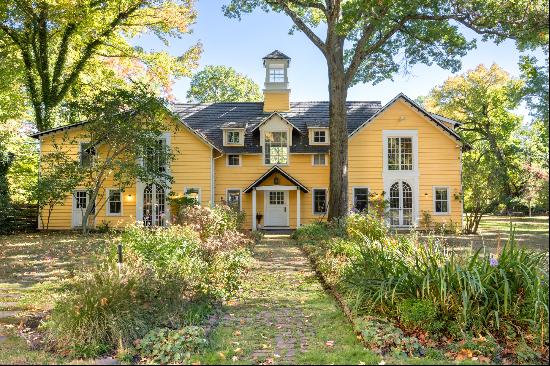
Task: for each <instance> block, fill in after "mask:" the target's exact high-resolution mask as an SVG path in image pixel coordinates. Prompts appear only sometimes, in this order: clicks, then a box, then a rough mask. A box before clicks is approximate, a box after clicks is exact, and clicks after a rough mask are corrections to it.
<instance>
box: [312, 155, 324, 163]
mask: <svg viewBox="0 0 550 366" xmlns="http://www.w3.org/2000/svg"><path fill="white" fill-rule="evenodd" d="M313 165H327V155H326V154H314V155H313Z"/></svg>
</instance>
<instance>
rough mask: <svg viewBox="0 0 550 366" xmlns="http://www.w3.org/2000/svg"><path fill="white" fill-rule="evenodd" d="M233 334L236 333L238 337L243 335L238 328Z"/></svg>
mask: <svg viewBox="0 0 550 366" xmlns="http://www.w3.org/2000/svg"><path fill="white" fill-rule="evenodd" d="M233 335H234V336H235V337H238V336H240V335H241V331H239V330H236V331H234V332H233Z"/></svg>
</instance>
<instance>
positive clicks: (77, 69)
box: [0, 0, 200, 131]
mask: <svg viewBox="0 0 550 366" xmlns="http://www.w3.org/2000/svg"><path fill="white" fill-rule="evenodd" d="M194 19H195V12H194V10H193V0H109V1H106V0H75V1H59V0H8V1H2V2H0V48H1V49H0V52H2V54H4V55H6V59H9V62H10V63H14V64H15V65H17V68H16V69H14V70H13V71H16V70H17V69H20V70H21V72H22V76H23V77H22V83H23V85H24V87H25V90H26V92H27V94H28V100H29V104H30V105H31V107H32V110H33V112H34V120H35V122H36V126H37V128H38V130H40V131H42V130H46V129H49V128H51V127H53V126H54V125H55V121H54V120H55V113H56V110H57V109H58V108H59V107H60V105H62V103H63V102H64V99H65V98H66V97H67V95H68V94H69V93H70V91H71V88H73V87H74V86H75V85H76V84H77V83H78V82H79V78H80V77H81V76H82V73H83V72H84V71H86V70H90V72H91V73H93V72H95V70H96V67H97V64H98V63H103V64H105V63H111V64H113V63H115V64H116V65H114V66H116V67H118V68H119V69H124V70H125V71H128V69H131V68H142V69H146V73H147V74H148V76H149V79H150V80H152V81H155V82H157V83H160V84H162V85H163V86H165V87H167V88H168V87H169V85H170V81H171V78H172V77H174V76H176V77H177V76H181V75H185V76H190V69H191V68H193V67H195V66H196V63H197V59H198V56H199V54H200V45H195V46H193V47H191V48H190V49H189V50H187V51H185V52H184V53H183V54H181V55H180V56H177V57H175V56H171V55H169V54H168V53H166V52H163V51H160V52H156V51H146V50H144V49H143V48H141V47H133V46H132V45H131V43H130V39H131V38H132V37H136V36H139V35H141V34H144V33H151V34H154V35H156V36H157V37H159V38H160V39H161V40H162V41H164V42H166V43H167V42H168V38H169V37H180V36H182V35H183V34H185V33H188V32H189V25H190V24H191V23H193V21H194ZM2 62H3V63H4V62H7V61H4V60H3V61H2ZM0 71H1V70H0ZM0 76H2V75H0Z"/></svg>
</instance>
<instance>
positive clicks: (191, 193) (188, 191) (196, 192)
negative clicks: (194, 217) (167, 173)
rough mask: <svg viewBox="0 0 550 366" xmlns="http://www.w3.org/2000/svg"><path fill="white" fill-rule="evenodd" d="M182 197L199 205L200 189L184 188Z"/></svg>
mask: <svg viewBox="0 0 550 366" xmlns="http://www.w3.org/2000/svg"><path fill="white" fill-rule="evenodd" d="M184 196H185V197H187V198H190V199H192V200H193V201H195V203H196V204H197V205H200V203H201V189H200V188H185V192H184Z"/></svg>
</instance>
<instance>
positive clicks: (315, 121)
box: [171, 102, 382, 153]
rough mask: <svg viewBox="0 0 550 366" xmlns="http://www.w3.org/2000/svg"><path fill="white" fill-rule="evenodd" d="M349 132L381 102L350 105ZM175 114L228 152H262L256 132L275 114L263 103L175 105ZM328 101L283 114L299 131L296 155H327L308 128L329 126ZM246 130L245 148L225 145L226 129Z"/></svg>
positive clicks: (293, 149) (292, 106) (296, 106)
mask: <svg viewBox="0 0 550 366" xmlns="http://www.w3.org/2000/svg"><path fill="white" fill-rule="evenodd" d="M346 104H347V109H348V133H350V134H351V132H353V131H355V129H357V128H358V127H359V126H360V125H361V124H362V123H364V122H365V121H367V120H368V119H369V118H370V117H372V116H373V115H374V114H375V113H376V112H377V111H378V110H380V108H381V107H382V105H381V103H380V102H347V103H346ZM171 109H172V111H173V112H174V113H175V114H176V115H177V116H178V117H179V118H181V120H182V121H184V122H185V123H186V124H187V125H188V126H189V127H191V128H192V129H194V130H195V131H196V132H198V133H199V134H201V135H203V136H205V137H206V138H207V139H208V140H209V141H210V142H211V143H212V144H213V145H214V146H216V147H217V148H218V149H219V150H221V151H224V152H227V153H261V147H260V136H259V135H260V134H259V132H258V131H256V132H255V133H252V131H253V130H254V129H255V128H256V127H257V126H258V125H259V124H260V123H262V122H263V121H264V120H265V119H266V118H268V117H269V116H271V114H272V113H266V112H264V111H263V103H261V102H258V103H213V104H188V103H177V104H172V105H171ZM328 109H329V103H328V102H298V103H290V110H291V112H280V113H279V114H280V115H281V116H282V117H284V118H285V119H287V120H288V121H289V122H290V123H292V124H293V125H294V126H295V127H296V129H297V130H294V132H293V135H292V146H291V147H290V152H292V153H306V152H308V153H310V152H311V153H314V152H327V151H328V146H309V145H308V143H309V141H308V139H309V137H308V133H307V129H308V127H309V128H311V127H320V126H326V127H328V120H329V114H328ZM227 126H239V127H242V128H245V139H244V146H232V147H228V146H223V130H222V129H221V128H222V127H227Z"/></svg>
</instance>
